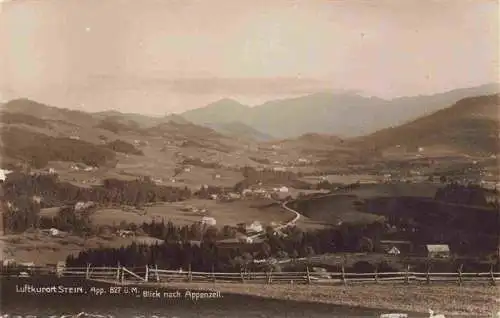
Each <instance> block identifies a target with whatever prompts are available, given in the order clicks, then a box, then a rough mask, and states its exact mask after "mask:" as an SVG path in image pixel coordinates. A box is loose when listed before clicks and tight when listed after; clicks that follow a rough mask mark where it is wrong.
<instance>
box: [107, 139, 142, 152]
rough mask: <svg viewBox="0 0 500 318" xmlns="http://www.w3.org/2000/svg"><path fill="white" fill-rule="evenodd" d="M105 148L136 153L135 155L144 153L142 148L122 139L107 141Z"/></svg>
mask: <svg viewBox="0 0 500 318" xmlns="http://www.w3.org/2000/svg"><path fill="white" fill-rule="evenodd" d="M105 147H106V148H109V149H111V150H113V151H115V152H121V153H125V154H131V155H137V156H143V155H144V153H143V152H142V150H140V149H137V148H136V147H135V146H134V145H132V144H131V143H128V142H126V141H123V140H119V139H118V140H114V141H112V142H109V143H107V144H106V145H105Z"/></svg>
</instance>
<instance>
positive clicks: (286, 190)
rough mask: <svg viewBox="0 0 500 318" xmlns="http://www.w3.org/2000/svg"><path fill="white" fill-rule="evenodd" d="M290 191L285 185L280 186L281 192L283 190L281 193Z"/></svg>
mask: <svg viewBox="0 0 500 318" xmlns="http://www.w3.org/2000/svg"><path fill="white" fill-rule="evenodd" d="M288 191H289V189H288V188H287V187H285V186H283V187H281V188H279V192H281V193H288Z"/></svg>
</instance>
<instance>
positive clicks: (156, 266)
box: [155, 264, 160, 282]
mask: <svg viewBox="0 0 500 318" xmlns="http://www.w3.org/2000/svg"><path fill="white" fill-rule="evenodd" d="M155 274H156V275H155V276H156V281H157V282H159V281H160V275H159V274H158V264H155Z"/></svg>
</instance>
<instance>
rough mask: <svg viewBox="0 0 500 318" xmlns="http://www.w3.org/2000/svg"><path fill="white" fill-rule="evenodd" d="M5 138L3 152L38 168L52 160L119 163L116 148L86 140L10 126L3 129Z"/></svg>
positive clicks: (101, 164) (103, 163) (96, 164)
mask: <svg viewBox="0 0 500 318" xmlns="http://www.w3.org/2000/svg"><path fill="white" fill-rule="evenodd" d="M2 142H3V144H4V147H2V150H3V152H4V155H6V156H8V157H11V158H15V159H18V160H22V161H24V162H26V163H28V164H29V165H30V166H32V167H35V168H43V167H45V166H46V165H47V164H48V162H49V161H74V162H83V163H85V164H87V165H90V166H106V165H110V166H114V165H116V154H115V152H114V151H112V150H110V149H106V148H104V147H102V146H100V145H94V144H92V143H89V142H86V141H83V140H74V139H70V138H61V137H52V136H48V135H45V134H40V133H36V132H32V131H28V130H25V129H21V128H17V127H7V128H5V129H3V130H2Z"/></svg>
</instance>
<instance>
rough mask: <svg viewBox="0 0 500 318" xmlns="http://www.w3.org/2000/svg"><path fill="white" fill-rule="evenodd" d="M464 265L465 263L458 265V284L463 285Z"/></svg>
mask: <svg viewBox="0 0 500 318" xmlns="http://www.w3.org/2000/svg"><path fill="white" fill-rule="evenodd" d="M463 267H464V264H460V266H459V267H458V285H459V286H462V269H463Z"/></svg>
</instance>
